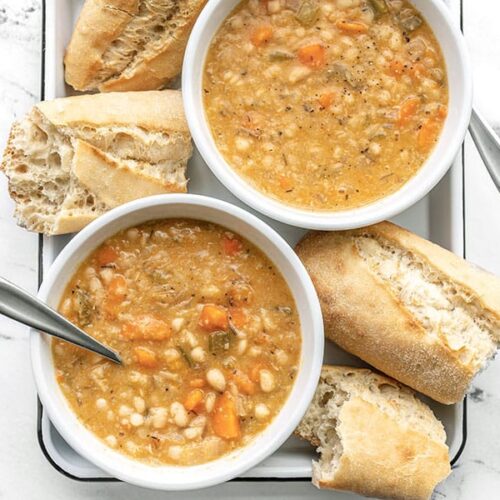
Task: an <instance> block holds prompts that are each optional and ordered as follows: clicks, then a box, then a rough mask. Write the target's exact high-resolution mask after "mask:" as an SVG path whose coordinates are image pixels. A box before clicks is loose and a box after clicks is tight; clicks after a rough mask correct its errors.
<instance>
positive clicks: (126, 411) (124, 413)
mask: <svg viewBox="0 0 500 500" xmlns="http://www.w3.org/2000/svg"><path fill="white" fill-rule="evenodd" d="M131 413H132V408H130V406H127V405H121V406H120V408H119V409H118V415H120V417H128V416H129V415H130V414H131Z"/></svg>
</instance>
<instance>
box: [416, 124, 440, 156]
mask: <svg viewBox="0 0 500 500" xmlns="http://www.w3.org/2000/svg"><path fill="white" fill-rule="evenodd" d="M440 130H441V123H440V122H439V121H438V120H436V119H435V118H428V119H427V120H426V121H425V122H424V123H423V124H422V126H421V127H420V130H419V131H418V135H417V146H418V148H419V149H420V150H421V151H429V149H431V147H432V146H434V144H435V143H436V139H437V137H438V135H439V132H440Z"/></svg>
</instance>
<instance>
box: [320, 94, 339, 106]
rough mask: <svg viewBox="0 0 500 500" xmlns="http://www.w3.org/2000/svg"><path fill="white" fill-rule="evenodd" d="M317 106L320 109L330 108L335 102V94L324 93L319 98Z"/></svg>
mask: <svg viewBox="0 0 500 500" xmlns="http://www.w3.org/2000/svg"><path fill="white" fill-rule="evenodd" d="M318 101H319V105H320V106H321V107H322V108H328V107H330V106H331V105H332V104H333V103H334V101H335V94H334V93H333V92H325V93H324V94H321V95H320V96H319V99H318Z"/></svg>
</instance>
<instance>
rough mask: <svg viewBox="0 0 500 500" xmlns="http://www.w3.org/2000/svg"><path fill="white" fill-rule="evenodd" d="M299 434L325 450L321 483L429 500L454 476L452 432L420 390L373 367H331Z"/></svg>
mask: <svg viewBox="0 0 500 500" xmlns="http://www.w3.org/2000/svg"><path fill="white" fill-rule="evenodd" d="M295 433H296V434H297V435H298V436H299V437H301V438H303V439H306V440H307V441H309V442H310V443H311V444H313V445H314V446H316V447H317V448H318V452H319V453H320V458H319V461H313V478H312V481H313V484H315V485H316V486H317V487H318V488H333V489H337V490H345V491H353V492H355V493H358V494H361V495H366V496H370V497H372V496H373V497H377V498H391V499H405V500H409V499H415V500H416V499H427V498H429V497H430V496H431V493H432V491H433V489H434V488H435V487H436V485H437V484H438V483H439V482H440V481H442V480H443V479H444V478H445V477H446V476H448V474H449V473H450V463H449V457H448V447H447V446H446V434H445V432H444V429H443V426H442V424H441V422H440V421H439V420H438V419H437V418H436V417H435V416H434V414H433V413H432V411H431V409H430V408H429V407H428V406H426V405H425V404H424V403H423V402H422V401H420V400H419V399H417V398H416V397H415V394H414V393H413V391H411V390H410V389H408V388H407V387H404V386H402V385H400V384H399V383H397V382H395V381H394V380H392V379H390V378H388V377H384V376H382V375H378V374H376V373H373V372H372V371H370V370H367V369H361V368H351V367H346V366H324V367H323V370H322V372H321V377H320V381H319V385H318V388H317V390H316V394H315V396H314V398H313V401H312V403H311V405H310V407H309V410H308V411H307V413H306V415H305V416H304V418H303V419H302V422H301V423H300V425H299V426H298V427H297V430H296V431H295Z"/></svg>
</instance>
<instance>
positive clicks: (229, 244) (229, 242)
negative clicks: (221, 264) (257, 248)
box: [222, 236, 243, 257]
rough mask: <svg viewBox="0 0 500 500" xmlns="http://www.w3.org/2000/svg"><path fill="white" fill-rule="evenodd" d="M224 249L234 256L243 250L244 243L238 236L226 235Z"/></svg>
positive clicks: (227, 253) (223, 240) (226, 252)
mask: <svg viewBox="0 0 500 500" xmlns="http://www.w3.org/2000/svg"><path fill="white" fill-rule="evenodd" d="M222 249H223V250H224V253H225V254H226V255H229V256H231V257H232V256H233V255H236V254H237V253H239V252H241V251H242V250H243V243H242V242H241V241H240V240H239V239H238V238H229V237H227V236H225V237H224V238H223V239H222Z"/></svg>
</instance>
